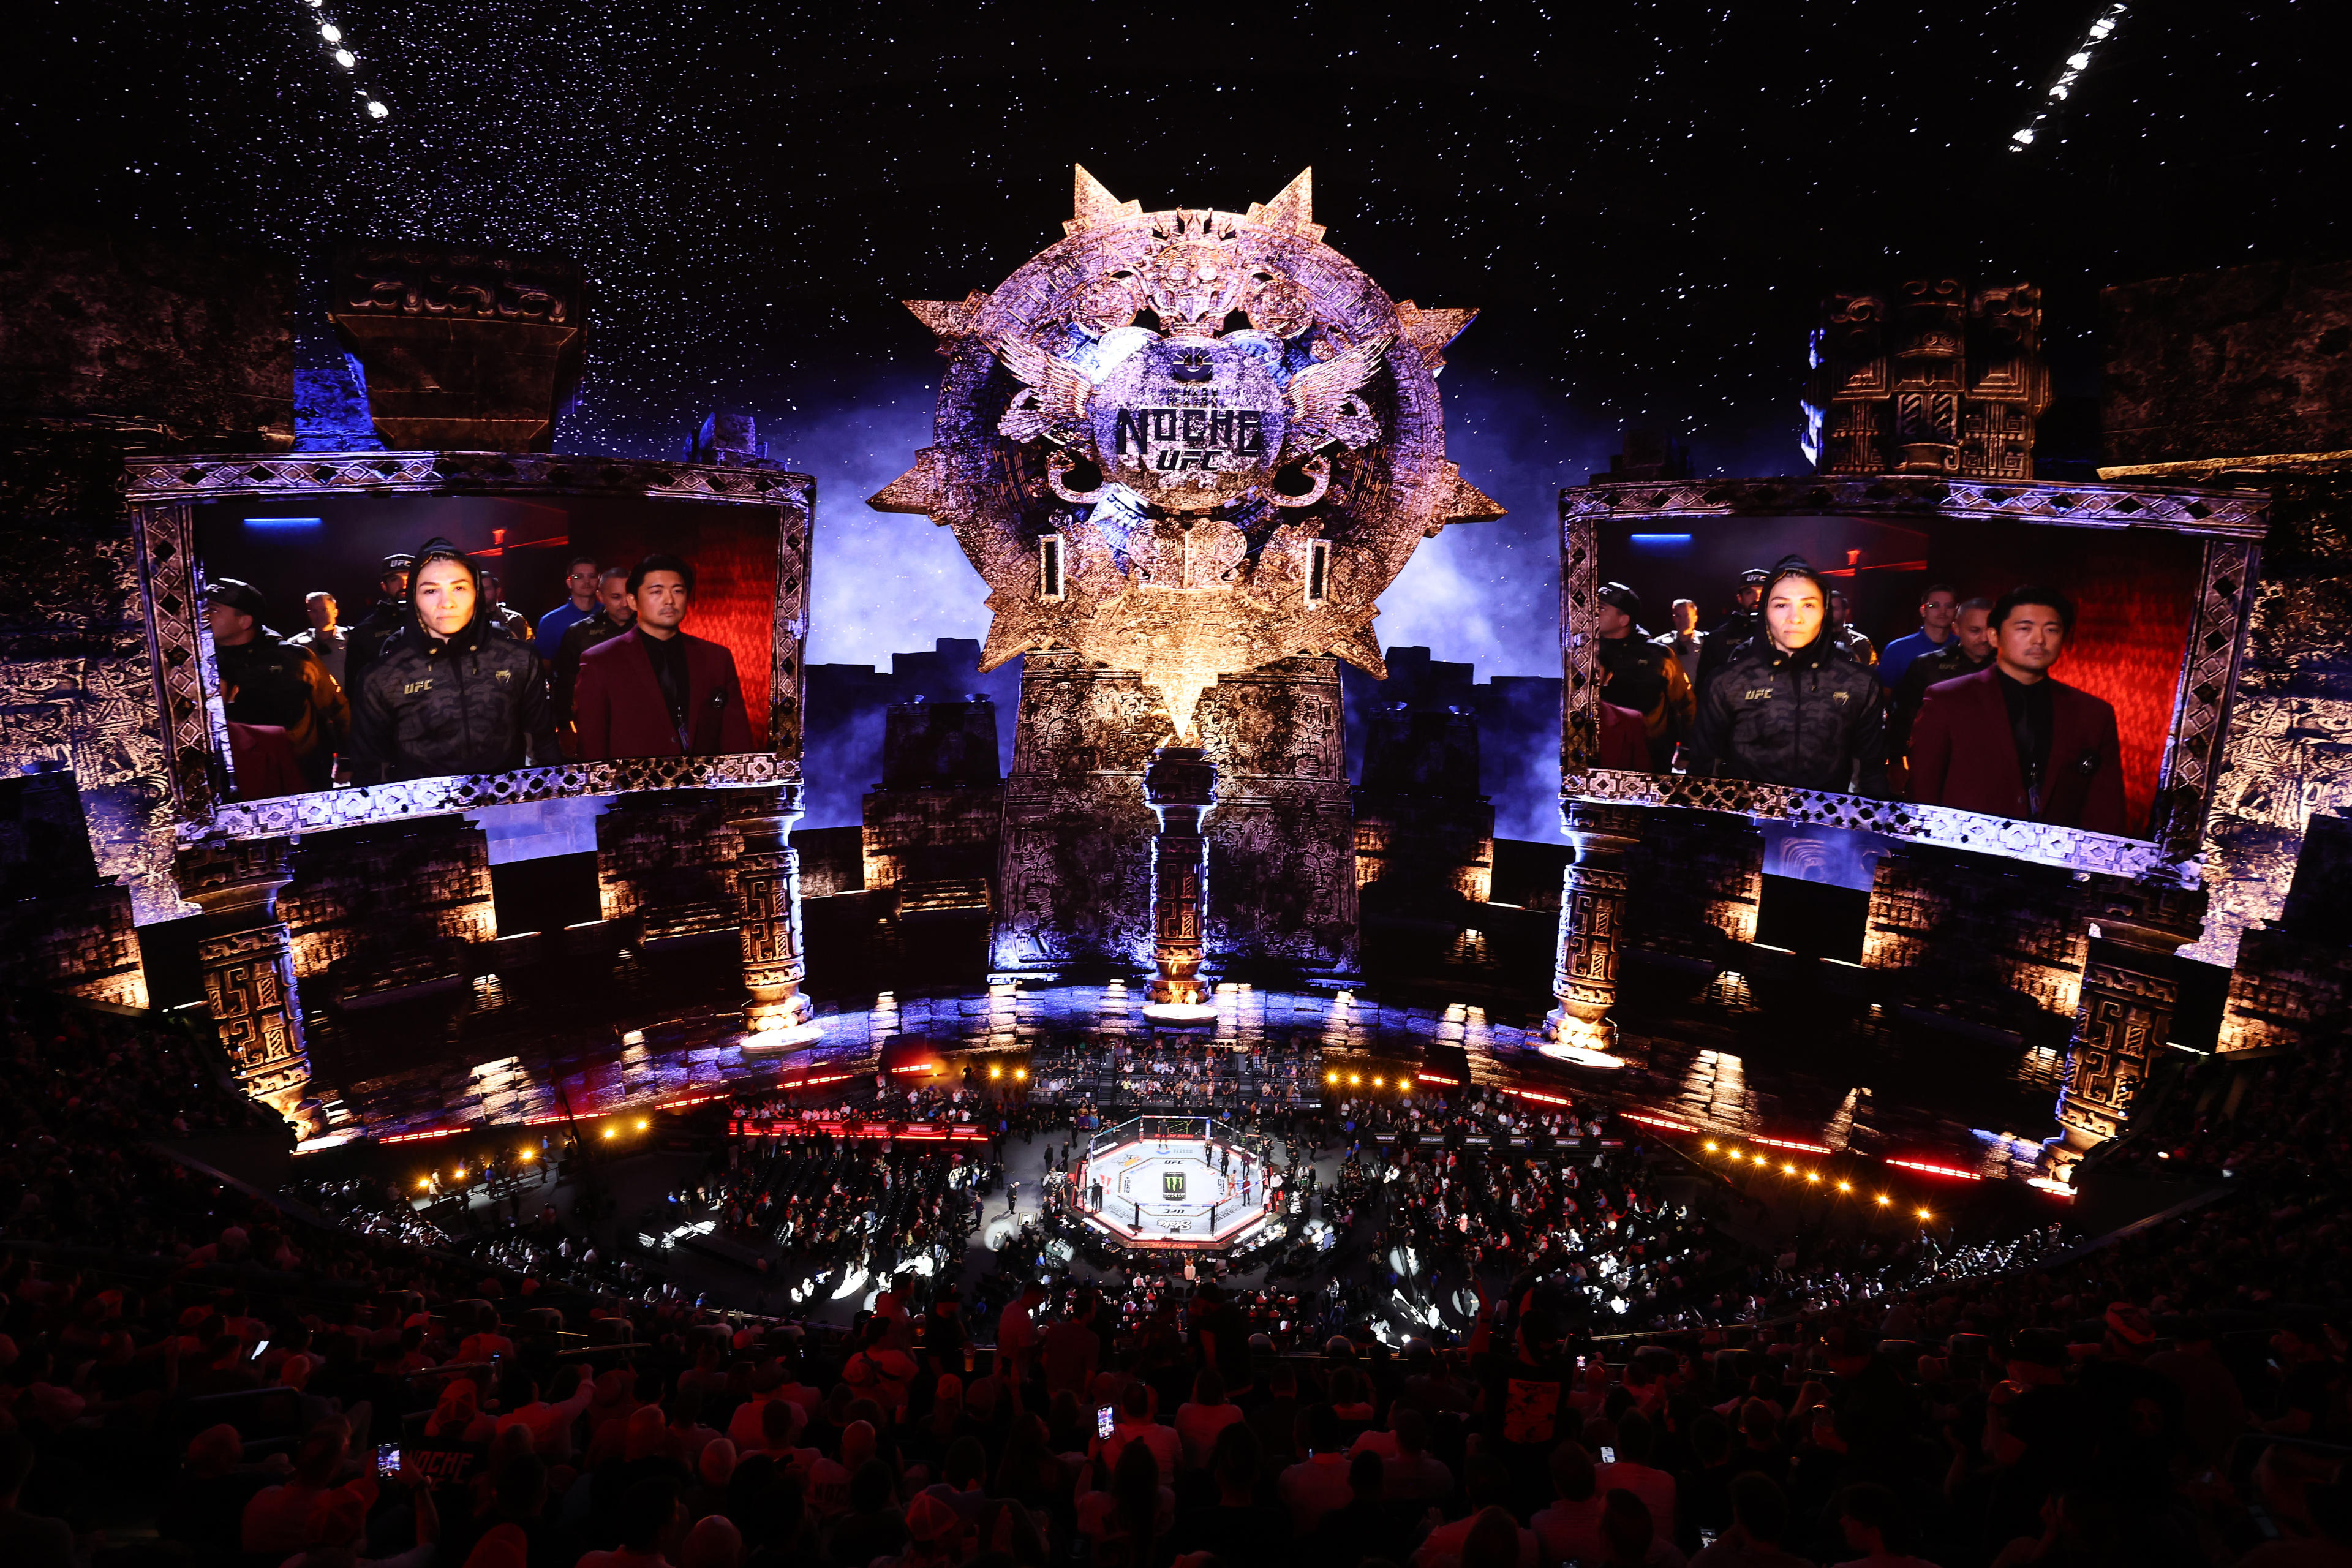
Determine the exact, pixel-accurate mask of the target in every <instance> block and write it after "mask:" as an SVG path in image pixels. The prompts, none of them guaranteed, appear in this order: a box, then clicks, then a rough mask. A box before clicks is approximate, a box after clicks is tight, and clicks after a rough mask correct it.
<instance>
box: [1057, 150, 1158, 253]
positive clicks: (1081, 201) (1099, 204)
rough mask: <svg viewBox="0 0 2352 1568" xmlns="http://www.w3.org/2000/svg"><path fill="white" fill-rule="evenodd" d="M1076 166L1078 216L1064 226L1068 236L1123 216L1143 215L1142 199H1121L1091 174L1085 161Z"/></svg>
mask: <svg viewBox="0 0 2352 1568" xmlns="http://www.w3.org/2000/svg"><path fill="white" fill-rule="evenodd" d="M1072 167H1074V168H1075V169H1076V170H1077V172H1078V173H1077V180H1076V199H1075V200H1074V201H1073V203H1072V206H1073V208H1074V215H1073V216H1072V217H1071V218H1070V220H1069V221H1068V222H1067V223H1065V224H1064V225H1063V226H1062V233H1063V234H1064V235H1065V236H1069V235H1073V234H1076V233H1077V232H1078V230H1080V229H1082V228H1091V227H1093V226H1095V225H1097V224H1106V223H1118V221H1119V220H1120V219H1122V218H1130V217H1141V216H1143V204H1142V203H1141V202H1123V201H1120V200H1119V199H1118V197H1117V196H1115V195H1111V194H1110V190H1109V188H1108V186H1106V185H1105V184H1103V183H1102V182H1101V181H1100V180H1097V179H1096V178H1095V177H1094V176H1093V175H1092V174H1087V166H1086V165H1085V164H1084V163H1076V164H1073V165H1072Z"/></svg>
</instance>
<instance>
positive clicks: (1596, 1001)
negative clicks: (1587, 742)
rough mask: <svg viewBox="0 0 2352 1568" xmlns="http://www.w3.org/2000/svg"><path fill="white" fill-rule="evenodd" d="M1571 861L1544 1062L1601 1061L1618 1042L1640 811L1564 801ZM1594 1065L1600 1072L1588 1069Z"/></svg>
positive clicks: (1561, 912) (1562, 899)
mask: <svg viewBox="0 0 2352 1568" xmlns="http://www.w3.org/2000/svg"><path fill="white" fill-rule="evenodd" d="M1560 815H1561V818H1562V821H1563V823H1564V824H1565V826H1566V827H1567V831H1568V837H1569V839H1570V842H1571V843H1573V844H1574V845H1575V846H1576V858H1575V859H1574V860H1573V861H1571V862H1570V864H1569V868H1568V870H1567V872H1566V874H1565V875H1564V876H1563V878H1562V879H1561V886H1560V898H1559V952H1558V956H1557V958H1556V959H1555V961H1554V963H1553V964H1552V980H1551V989H1552V994H1553V995H1554V996H1557V997H1558V998H1559V1006H1558V1007H1556V1008H1554V1009H1553V1010H1552V1011H1551V1013H1550V1014H1549V1016H1547V1017H1546V1018H1545V1019H1544V1034H1545V1037H1546V1041H1547V1043H1546V1045H1545V1046H1544V1047H1543V1049H1544V1052H1545V1054H1546V1055H1547V1056H1557V1057H1564V1058H1570V1059H1576V1058H1583V1057H1589V1056H1603V1057H1605V1056H1607V1055H1608V1054H1609V1053H1610V1051H1611V1050H1612V1047H1614V1046H1615V1045H1616V1041H1617V1026H1616V1025H1615V1024H1614V1023H1612V1022H1611V1021H1610V1017H1609V1009H1610V1008H1611V1007H1612V1006H1614V1005H1616V1001H1617V947H1618V942H1619V938H1620V935H1621V933H1622V931H1623V929H1624V924H1625V891H1626V876H1625V856H1626V852H1627V851H1628V850H1630V849H1632V848H1633V847H1634V846H1635V845H1637V844H1639V843H1640V842H1641V839H1642V817H1641V813H1640V810H1639V808H1637V807H1633V806H1623V805H1603V804H1601V803H1598V802H1593V801H1570V802H1569V803H1567V805H1564V806H1563V807H1562V809H1561V813H1560ZM1594 1065H1601V1064H1598V1063H1596V1064H1594Z"/></svg>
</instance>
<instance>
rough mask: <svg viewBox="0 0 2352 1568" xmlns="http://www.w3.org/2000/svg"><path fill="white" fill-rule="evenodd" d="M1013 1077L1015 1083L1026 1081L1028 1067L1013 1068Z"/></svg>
mask: <svg viewBox="0 0 2352 1568" xmlns="http://www.w3.org/2000/svg"><path fill="white" fill-rule="evenodd" d="M1013 1081H1014V1082H1015V1083H1026V1082H1028V1081H1029V1069H1028V1068H1013Z"/></svg>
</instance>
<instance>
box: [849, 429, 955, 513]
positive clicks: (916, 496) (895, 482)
mask: <svg viewBox="0 0 2352 1568" xmlns="http://www.w3.org/2000/svg"><path fill="white" fill-rule="evenodd" d="M945 458H946V455H945V454H944V453H942V452H941V451H940V449H939V448H938V447H924V448H923V449H922V450H920V451H919V452H917V453H916V454H915V466H914V467H913V468H908V470H907V471H906V472H905V473H903V474H900V475H899V476H898V478H897V479H892V480H891V481H890V482H889V483H888V484H887V485H885V486H883V487H882V488H881V489H878V490H877V491H875V492H874V493H873V494H872V495H870V496H867V497H866V505H867V506H870V507H872V508H873V509H874V510H876V511H912V512H920V513H922V514H923V515H924V516H926V517H928V518H929V519H930V520H931V521H934V522H938V523H941V524H944V523H946V521H948V520H947V517H946V516H945V515H944V513H945V509H946V506H947V499H948V497H947V473H946V468H947V464H946V460H945Z"/></svg>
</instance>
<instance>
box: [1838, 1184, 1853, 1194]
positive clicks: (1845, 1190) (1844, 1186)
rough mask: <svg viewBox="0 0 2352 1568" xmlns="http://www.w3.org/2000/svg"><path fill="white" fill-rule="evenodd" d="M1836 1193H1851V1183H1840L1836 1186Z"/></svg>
mask: <svg viewBox="0 0 2352 1568" xmlns="http://www.w3.org/2000/svg"><path fill="white" fill-rule="evenodd" d="M1838 1191H1840V1192H1842V1193H1850V1192H1852V1191H1853V1183H1852V1182H1840V1183H1839V1184H1838Z"/></svg>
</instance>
